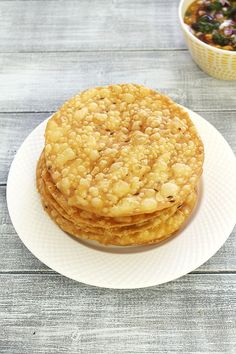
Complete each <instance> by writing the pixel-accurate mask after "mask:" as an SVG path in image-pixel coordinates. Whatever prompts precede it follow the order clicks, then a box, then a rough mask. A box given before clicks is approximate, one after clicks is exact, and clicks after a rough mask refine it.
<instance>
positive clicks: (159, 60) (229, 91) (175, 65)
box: [0, 51, 236, 112]
mask: <svg viewBox="0 0 236 354" xmlns="http://www.w3.org/2000/svg"><path fill="white" fill-rule="evenodd" d="M0 68H1V69H0V92H1V95H0V112H5V111H6V112H9V111H11V112H22V111H40V112H42V111H51V110H55V109H56V108H57V107H58V106H59V105H60V104H62V103H63V102H64V101H65V100H66V99H68V98H69V97H71V96H72V95H74V94H75V93H77V92H78V91H80V90H81V89H85V88H88V87H92V86H96V85H103V84H110V83H121V82H136V83H140V84H145V85H147V86H150V87H152V88H155V89H159V90H160V91H162V92H164V93H167V94H169V95H170V96H171V97H172V98H173V99H175V100H176V101H177V102H179V103H181V104H184V105H185V106H187V107H189V108H191V109H194V110H230V109H231V110H236V100H235V95H236V85H235V82H234V81H231V82H230V81H220V80H215V79H213V78H211V77H209V76H207V75H206V74H204V73H203V72H202V71H201V70H200V69H199V68H198V67H197V66H196V65H195V64H194V63H193V62H192V60H191V58H190V55H189V53H188V52H181V51H180V52H175V51H173V52H166V51H160V52H106V53H104V52H99V53H95V52H93V53H69V52H67V53H30V54H29V53H18V54H14V55H12V54H1V55H0Z"/></svg>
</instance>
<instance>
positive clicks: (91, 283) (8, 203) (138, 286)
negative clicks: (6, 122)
mask: <svg viewBox="0 0 236 354" xmlns="http://www.w3.org/2000/svg"><path fill="white" fill-rule="evenodd" d="M181 107H183V108H184V109H185V110H186V111H187V112H188V113H189V114H190V117H191V115H195V116H197V117H200V118H201V119H202V120H203V121H204V122H205V123H206V124H207V126H208V128H210V129H213V130H214V132H215V133H217V134H219V135H220V136H221V138H222V139H223V140H224V143H225V144H226V145H227V146H228V148H229V149H228V150H229V151H231V154H232V157H233V158H234V160H235V171H236V157H235V154H234V152H233V150H232V148H231V146H230V145H229V143H228V142H227V140H226V139H225V138H224V136H223V135H222V134H221V133H220V132H219V131H218V130H217V129H216V128H215V127H214V125H212V124H211V123H210V122H208V121H207V120H206V119H204V118H203V117H202V116H201V115H199V114H198V113H196V112H193V111H191V110H190V109H187V108H186V107H184V106H181ZM50 117H51V116H49V117H48V118H46V119H45V120H43V121H42V122H41V123H40V124H39V125H37V126H36V127H35V128H34V129H33V130H32V131H31V132H30V133H29V134H28V136H27V137H26V138H25V139H24V141H23V142H22V144H21V145H20V147H19V148H18V150H17V152H16V154H15V156H14V158H13V161H12V163H11V166H10V169H9V173H8V177H7V186H6V200H7V208H8V212H9V216H10V219H11V222H12V225H13V227H14V229H15V231H16V234H17V235H18V237H19V238H20V240H21V241H22V242H23V244H24V245H25V246H26V248H27V249H28V250H29V251H30V252H31V253H32V254H33V256H34V257H36V258H37V259H39V260H40V262H42V263H43V264H45V265H46V266H47V267H49V268H50V269H52V270H53V271H54V272H56V273H59V274H61V275H63V276H65V277H67V278H69V279H72V280H74V281H78V282H81V283H83V284H87V285H90V286H95V287H100V288H110V289H140V288H147V287H152V286H157V285H161V284H164V283H168V282H170V281H174V280H176V279H178V278H180V277H182V276H184V275H186V274H188V273H190V272H192V271H194V270H195V269H197V268H199V267H200V266H201V265H203V264H204V263H206V262H207V261H208V260H209V259H210V258H211V257H213V256H214V255H215V254H216V253H217V252H218V250H219V249H220V248H221V247H222V246H223V244H224V243H225V242H226V240H227V239H228V237H229V236H230V235H231V233H232V231H233V229H234V226H235V222H236V217H235V220H234V221H232V223H231V225H230V226H228V229H229V232H227V234H228V235H227V236H226V237H224V239H222V242H221V243H220V245H218V246H217V247H216V249H213V251H212V252H210V253H209V254H208V255H207V258H206V259H205V260H203V261H202V259H200V260H199V262H198V263H196V264H195V265H194V269H191V270H187V271H184V272H182V273H181V274H178V275H177V276H175V277H171V276H170V277H169V278H170V279H167V280H165V281H162V282H158V279H157V280H156V283H154V282H153V281H151V283H150V284H147V283H148V282H147V281H146V282H145V284H143V285H140V284H139V285H137V286H135V285H134V286H126V287H124V286H119V285H116V286H114V284H111V285H109V284H105V285H104V284H102V283H101V282H100V281H98V282H90V281H86V280H85V279H81V280H79V279H77V278H76V277H75V276H73V275H68V274H66V272H65V273H64V272H63V271H62V270H61V269H60V270H58V269H55V268H54V267H53V266H52V265H51V264H50V261H49V262H48V261H47V260H46V261H45V259H42V257H41V255H40V256H39V255H38V254H37V255H36V254H35V252H33V251H32V249H31V248H30V247H28V245H27V242H25V240H24V237H22V235H20V232H18V230H17V227H16V226H15V223H14V216H13V214H12V208H11V203H12V202H11V201H10V182H11V175H12V173H13V172H14V164H15V163H16V161H17V158H18V153H20V151H21V148H22V147H23V145H24V144H27V139H30V136H31V135H32V134H33V133H35V130H37V129H40V127H43V126H44V125H46V122H47V121H48V120H49V119H50ZM191 118H192V117H191ZM194 124H195V122H194ZM200 135H201V134H200ZM229 151H228V152H229ZM12 171H13V172H12ZM45 215H46V213H45ZM66 236H67V235H66ZM67 237H68V236H67ZM80 245H81V243H80ZM83 246H84V245H83ZM85 247H88V246H87V245H86V246H85ZM157 247H159V246H157ZM93 251H98V250H93ZM99 252H100V253H102V252H101V251H99ZM123 255H124V254H123Z"/></svg>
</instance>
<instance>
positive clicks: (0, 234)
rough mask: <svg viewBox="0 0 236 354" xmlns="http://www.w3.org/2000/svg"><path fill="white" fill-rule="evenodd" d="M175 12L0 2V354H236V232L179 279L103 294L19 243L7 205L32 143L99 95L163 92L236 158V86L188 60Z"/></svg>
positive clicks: (73, 1)
mask: <svg viewBox="0 0 236 354" xmlns="http://www.w3.org/2000/svg"><path fill="white" fill-rule="evenodd" d="M178 2H179V1H178V0H145V1H144V0H78V1H77V0H60V1H56V0H44V1H43V0H38V1H36V0H35V1H34V0H12V1H8V0H2V1H0V24H1V25H0V92H1V95H0V354H28V353H29V354H31V353H37V354H38V353H45V354H46V353H47V354H48V353H60V354H61V353H72V354H73V353H86V354H90V353H91V354H101V353H102V354H106V353H107V354H108V353H109V354H110V353H114V354H116V353H130V354H131V353H138V354H141V353H186V354H187V353H188V354H189V353H207V354H208V353H219V354H220V353H227V354H229V353H232V354H233V353H235V352H236V331H235V328H236V322H235V318H236V310H235V309H236V306H235V305H236V304H235V302H236V298H235V291H236V242H235V234H236V229H235V230H234V232H233V233H232V235H231V236H230V238H229V239H228V241H227V242H226V243H225V245H224V246H223V247H222V248H221V249H220V250H219V251H218V252H217V254H216V255H215V256H214V257H212V258H211V259H210V260H209V261H208V262H207V263H206V264H204V265H203V266H201V267H200V268H199V269H197V270H196V271H195V272H193V273H191V274H190V275H187V276H185V277H182V278H181V279H179V280H177V281H174V282H171V283H167V284H163V285H161V286H156V287H152V288H147V289H137V290H125V291H122V290H108V289H100V288H95V287H90V286H87V285H83V284H81V283H77V282H74V281H71V280H69V279H66V278H65V277H62V276H60V275H58V274H56V273H55V272H54V271H52V270H50V269H49V268H47V267H46V266H45V265H44V264H42V263H41V262H40V261H39V260H37V259H36V258H35V257H34V256H33V255H32V254H31V253H30V252H29V251H28V250H27V249H26V247H25V246H24V245H23V244H22V242H21V241H20V239H19V237H18V236H17V235H16V233H15V230H14V227H13V225H12V224H11V221H10V218H9V215H8V212H7V206H6V200H5V191H6V187H5V184H6V180H7V173H8V169H9V166H10V163H11V161H12V158H13V156H14V154H15V151H16V150H17V149H18V147H19V146H20V144H21V143H22V141H23V140H24V138H25V137H26V136H27V135H28V133H29V132H30V131H31V130H32V129H33V128H34V127H35V126H37V125H38V124H39V123H40V122H41V121H42V120H44V119H45V118H46V117H47V116H49V115H50V112H52V111H54V110H56V109H57V107H58V106H59V105H60V104H61V103H63V102H64V101H65V100H66V99H67V98H69V97H70V96H72V95H73V94H75V93H77V92H78V91H80V90H81V89H84V88H87V87H90V86H94V85H103V84H110V83H114V82H137V83H141V84H145V85H147V86H150V87H153V88H156V89H159V90H160V91H162V92H164V93H167V94H168V95H170V96H171V97H172V98H174V99H175V100H176V101H177V102H179V103H181V104H183V105H185V106H187V107H189V108H191V109H193V110H195V111H200V114H202V115H203V117H205V118H206V119H207V120H209V121H210V122H211V123H213V124H214V125H215V126H216V127H217V128H218V129H219V131H220V132H221V133H222V134H223V135H224V136H225V138H226V139H227V140H228V142H229V144H230V145H231V147H232V148H233V150H234V152H236V139H235V137H236V117H235V115H236V101H235V94H236V85H235V83H234V82H224V81H217V80H214V79H213V78H210V77H208V76H207V75H205V74H204V73H203V72H202V71H201V70H200V69H199V68H198V67H197V66H196V65H195V64H194V63H193V62H192V60H191V58H190V55H189V53H188V52H187V51H186V49H185V48H186V46H185V43H184V40H183V37H182V34H181V31H180V29H179V25H178V20H177V6H178ZM4 112H5V113H4Z"/></svg>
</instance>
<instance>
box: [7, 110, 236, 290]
mask: <svg viewBox="0 0 236 354" xmlns="http://www.w3.org/2000/svg"><path fill="white" fill-rule="evenodd" d="M189 113H190V115H191V118H192V120H193V122H194V123H195V125H196V126H197V128H198V131H199V133H200V135H201V137H202V139H203V142H204V145H205V163H204V173H203V176H202V180H201V186H200V198H199V202H198V205H197V207H196V208H195V211H194V213H193V215H192V217H191V219H190V220H189V222H188V223H187V225H186V226H185V227H184V229H183V230H182V231H180V232H179V233H178V235H177V236H176V237H174V238H172V239H170V240H169V241H167V242H165V243H163V244H161V245H159V246H158V245H157V246H146V247H128V248H122V247H104V246H100V245H99V244H98V243H96V242H91V241H89V242H87V241H83V242H82V241H81V242H80V241H77V240H76V239H73V238H72V237H70V236H68V235H67V234H66V233H64V232H63V231H61V230H60V229H59V228H58V226H57V225H55V224H54V222H53V221H52V220H51V219H50V218H49V216H48V215H47V214H46V212H45V211H44V210H43V208H42V205H41V202H40V197H39V195H38V193H37V191H36V186H35V168H36V163H37V159H38V157H39V155H40V152H41V150H42V148H43V145H44V129H45V125H46V121H44V122H43V123H42V124H40V125H39V126H38V127H37V128H36V129H34V130H33V132H32V133H31V134H30V135H29V136H28V137H27V138H26V140H25V141H24V143H23V144H22V146H21V147H20V149H19V150H18V152H17V154H16V156H15V159H14V161H13V163H12V165H11V169H10V172H9V176H8V185H7V202H8V209H9V213H10V217H11V220H12V223H13V225H14V227H15V229H16V232H17V233H18V235H19V237H20V238H21V240H22V241H23V243H24V244H25V245H26V247H27V248H28V249H29V250H30V251H31V252H32V253H33V254H34V255H35V256H36V257H37V258H38V259H39V260H40V261H42V262H43V263H45V264H46V265H47V266H48V267H50V268H52V269H53V270H55V271H56V272H58V273H61V274H63V275H65V276H67V277H69V278H71V279H74V280H77V281H80V282H83V283H86V284H90V285H95V286H100V287H107V288H142V287H147V286H152V285H157V284H162V283H165V282H168V281H171V280H173V279H176V278H179V277H181V276H183V275H185V274H186V273H189V272H191V271H193V270H194V269H196V268H197V267H199V266H200V265H201V264H203V263H204V262H206V261H207V260H208V259H209V258H210V257H212V256H213V255H214V254H215V253H216V252H217V251H218V250H219V248H220V247H221V246H222V245H223V243H224V242H225V241H226V239H227V238H228V236H229V235H230V233H231V232H232V230H233V227H234V224H235V222H236V159H235V156H234V154H233V152H232V150H231V148H230V147H229V145H228V143H227V142H226V141H225V139H224V138H223V137H222V135H221V134H220V133H219V132H218V131H217V130H216V129H215V128H214V127H213V126H212V125H211V124H209V123H208V122H207V121H206V120H204V119H203V118H202V117H200V116H199V115H197V114H196V113H194V112H191V111H189Z"/></svg>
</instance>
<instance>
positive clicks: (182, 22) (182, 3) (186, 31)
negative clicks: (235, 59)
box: [178, 0, 236, 56]
mask: <svg viewBox="0 0 236 354" xmlns="http://www.w3.org/2000/svg"><path fill="white" fill-rule="evenodd" d="M194 1H195V0H192V1H191V3H192V2H194ZM185 2H186V0H180V2H179V6H178V16H179V21H180V25H181V28H182V29H183V31H184V32H185V33H186V34H187V35H188V36H189V37H190V38H191V39H192V40H193V41H194V42H196V43H198V44H199V45H202V46H203V47H205V48H208V49H210V50H212V51H213V52H216V53H220V54H228V55H229V56H236V51H231V50H227V49H220V48H216V47H213V46H211V45H210V44H207V43H205V42H203V41H201V40H200V39H198V38H197V37H196V36H194V35H193V34H192V33H191V32H190V31H189V30H188V29H187V26H186V24H185V23H184V20H183V16H182V8H183V5H184V3H185Z"/></svg>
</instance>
